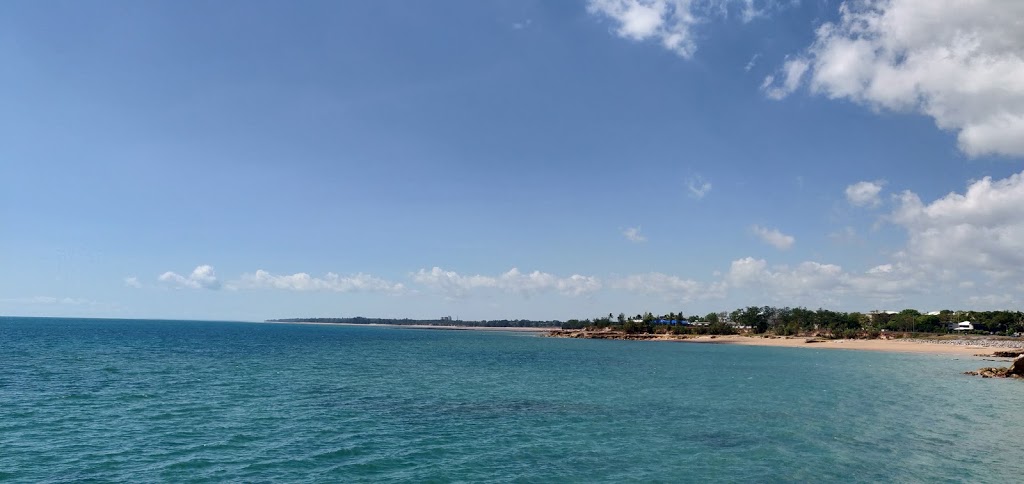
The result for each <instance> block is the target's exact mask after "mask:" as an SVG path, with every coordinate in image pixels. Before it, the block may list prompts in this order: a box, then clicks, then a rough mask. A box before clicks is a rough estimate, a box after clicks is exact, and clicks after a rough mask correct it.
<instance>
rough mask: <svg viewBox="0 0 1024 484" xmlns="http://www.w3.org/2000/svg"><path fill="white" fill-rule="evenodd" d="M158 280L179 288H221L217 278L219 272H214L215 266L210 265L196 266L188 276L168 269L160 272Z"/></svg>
mask: <svg viewBox="0 0 1024 484" xmlns="http://www.w3.org/2000/svg"><path fill="white" fill-rule="evenodd" d="M157 280H158V281H160V282H162V283H164V284H168V285H170V286H172V287H177V288H190V289H220V281H218V280H217V274H216V273H214V271H213V267H210V266H208V265H201V266H198V267H196V268H195V269H193V270H192V273H191V274H189V275H188V277H185V276H182V275H181V274H178V273H175V272H171V271H167V272H165V273H163V274H160V277H158V278H157Z"/></svg>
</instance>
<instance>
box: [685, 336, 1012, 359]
mask: <svg viewBox="0 0 1024 484" xmlns="http://www.w3.org/2000/svg"><path fill="white" fill-rule="evenodd" d="M808 339H813V338H801V337H789V338H787V337H780V338H762V337H757V336H716V337H714V338H712V337H710V336H698V337H696V338H689V339H686V340H682V341H685V342H688V343H718V344H734V345H746V346H781V347H786V348H809V349H829V350H864V351H888V352H894V353H927V354H938V355H959V356H974V355H976V354H979V353H991V352H993V351H996V350H999V349H1002V348H993V347H988V346H981V345H978V346H958V345H950V344H942V343H931V342H928V341H921V340H916V341H915V340H907V339H837V340H817V342H816V343H808V342H807V340H808Z"/></svg>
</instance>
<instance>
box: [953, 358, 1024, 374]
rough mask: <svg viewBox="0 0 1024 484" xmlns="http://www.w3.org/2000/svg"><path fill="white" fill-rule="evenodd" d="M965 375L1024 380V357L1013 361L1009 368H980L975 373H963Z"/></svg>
mask: <svg viewBox="0 0 1024 484" xmlns="http://www.w3.org/2000/svg"><path fill="white" fill-rule="evenodd" d="M964 374H965V375H977V376H980V377H982V378H1024V355H1021V356H1018V357H1017V359H1015V360H1013V363H1011V364H1010V367H1009V368H993V367H987V368H981V369H979V370H976V371H968V372H964Z"/></svg>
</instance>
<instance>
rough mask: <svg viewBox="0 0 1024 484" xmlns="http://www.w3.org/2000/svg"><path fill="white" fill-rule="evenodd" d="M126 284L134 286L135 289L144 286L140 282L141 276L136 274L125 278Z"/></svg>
mask: <svg viewBox="0 0 1024 484" xmlns="http://www.w3.org/2000/svg"><path fill="white" fill-rule="evenodd" d="M124 285H126V286H128V287H134V288H135V289H138V288H140V287H142V283H141V282H139V278H138V277H135V276H128V277H126V278H124Z"/></svg>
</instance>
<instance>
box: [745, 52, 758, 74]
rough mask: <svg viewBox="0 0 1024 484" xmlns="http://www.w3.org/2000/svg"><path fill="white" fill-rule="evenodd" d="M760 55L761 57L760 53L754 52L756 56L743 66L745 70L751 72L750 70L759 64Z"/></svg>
mask: <svg viewBox="0 0 1024 484" xmlns="http://www.w3.org/2000/svg"><path fill="white" fill-rule="evenodd" d="M759 57H761V54H760V53H758V54H754V56H753V57H751V58H750V61H748V62H747V65H745V66H743V70H744V71H745V72H750V70H751V69H753V68H754V66H755V65H757V59H758V58H759Z"/></svg>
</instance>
